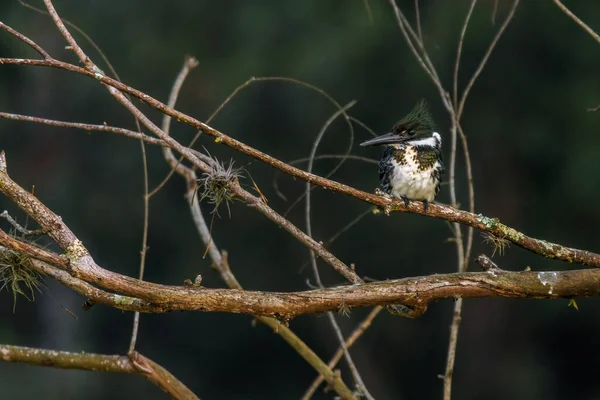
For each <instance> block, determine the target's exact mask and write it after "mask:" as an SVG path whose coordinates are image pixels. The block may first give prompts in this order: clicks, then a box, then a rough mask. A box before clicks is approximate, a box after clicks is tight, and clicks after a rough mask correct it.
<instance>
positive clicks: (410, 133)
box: [408, 131, 417, 136]
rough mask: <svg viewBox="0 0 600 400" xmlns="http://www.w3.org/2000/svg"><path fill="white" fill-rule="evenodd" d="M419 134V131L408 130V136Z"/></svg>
mask: <svg viewBox="0 0 600 400" xmlns="http://www.w3.org/2000/svg"><path fill="white" fill-rule="evenodd" d="M416 134H417V132H415V131H408V136H415V135H416Z"/></svg>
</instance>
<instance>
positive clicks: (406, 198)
mask: <svg viewBox="0 0 600 400" xmlns="http://www.w3.org/2000/svg"><path fill="white" fill-rule="evenodd" d="M400 198H401V199H402V200H403V201H404V206H405V207H408V205H409V204H410V200H409V199H408V197H406V196H400Z"/></svg>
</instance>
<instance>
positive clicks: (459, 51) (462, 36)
mask: <svg viewBox="0 0 600 400" xmlns="http://www.w3.org/2000/svg"><path fill="white" fill-rule="evenodd" d="M475 4H477V0H471V5H470V6H469V11H468V12H467V18H466V19H465V23H464V24H463V27H462V30H461V32H460V39H458V49H457V51H456V62H455V63H454V80H453V82H454V84H453V89H454V90H453V91H452V100H453V101H454V103H453V104H454V109H455V110H456V109H457V107H458V69H459V66H460V56H461V54H462V47H463V43H464V41H465V34H466V33H467V26H468V25H469V21H470V20H471V15H473V10H474V9H475Z"/></svg>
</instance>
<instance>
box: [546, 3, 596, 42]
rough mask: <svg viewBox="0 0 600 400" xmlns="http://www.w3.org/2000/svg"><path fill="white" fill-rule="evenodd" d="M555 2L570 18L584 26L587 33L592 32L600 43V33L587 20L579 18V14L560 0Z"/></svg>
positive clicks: (591, 34) (593, 36)
mask: <svg viewBox="0 0 600 400" xmlns="http://www.w3.org/2000/svg"><path fill="white" fill-rule="evenodd" d="M554 3H555V4H556V5H557V6H558V8H560V9H561V10H562V11H563V12H564V13H565V14H567V16H568V17H569V18H571V19H572V20H573V21H575V23H576V24H577V25H579V26H580V27H582V28H583V29H584V30H585V31H586V32H587V33H589V34H590V36H591V37H592V38H594V40H595V41H596V42H598V43H600V35H598V34H597V33H596V32H594V30H593V29H592V28H590V27H589V26H588V25H587V24H586V23H585V22H583V21H582V20H580V19H579V17H577V15H575V14H573V13H572V12H571V10H569V9H568V8H567V7H566V6H565V5H564V4H563V3H561V2H560V0H554Z"/></svg>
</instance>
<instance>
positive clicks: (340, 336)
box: [304, 101, 373, 399]
mask: <svg viewBox="0 0 600 400" xmlns="http://www.w3.org/2000/svg"><path fill="white" fill-rule="evenodd" d="M355 103H356V102H354V101H352V102H350V103H348V104H346V105H345V106H343V107H342V108H341V109H340V110H339V111H336V112H335V113H334V114H333V115H332V116H331V117H329V119H327V121H326V122H325V124H323V127H322V128H321V131H320V132H319V133H318V135H317V137H316V138H315V141H314V143H313V146H312V148H311V151H310V155H309V157H308V158H309V159H308V167H307V171H308V172H309V173H312V167H313V163H314V157H315V155H316V153H317V148H318V147H319V143H320V142H321V139H322V138H323V136H324V135H325V132H326V131H327V128H328V127H329V126H330V125H331V124H332V123H333V121H335V120H336V119H337V118H338V117H339V116H340V115H342V114H345V113H346V111H347V110H348V109H349V108H350V107H352V106H353V105H354V104H355ZM310 192H311V185H310V183H308V182H307V183H306V189H305V192H304V193H305V197H306V202H305V209H304V216H305V223H306V234H307V235H308V236H309V237H310V238H312V237H313V235H312V223H311V218H310V209H311V196H310ZM309 254H310V261H311V265H312V269H313V274H314V277H315V282H316V283H317V286H318V287H319V288H323V282H321V276H320V274H319V269H318V266H317V258H316V256H315V252H314V251H313V250H309ZM327 318H328V319H329V322H330V323H331V327H332V328H333V331H334V333H335V335H336V337H337V339H338V341H339V342H340V345H341V347H342V349H344V358H345V359H346V363H347V364H348V367H349V368H350V372H351V373H352V377H353V378H354V383H355V385H356V387H357V389H358V390H359V391H360V392H361V393H362V394H363V395H364V396H365V397H366V398H367V399H373V396H371V394H370V393H369V391H368V389H367V387H366V386H365V384H364V382H363V379H362V377H361V376H360V373H359V372H358V368H357V367H356V365H355V364H354V361H353V360H352V356H351V355H350V352H349V351H348V349H347V347H346V345H345V342H344V335H343V334H342V331H341V329H340V327H339V325H338V323H337V321H336V320H335V316H334V315H333V313H332V312H328V313H327Z"/></svg>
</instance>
